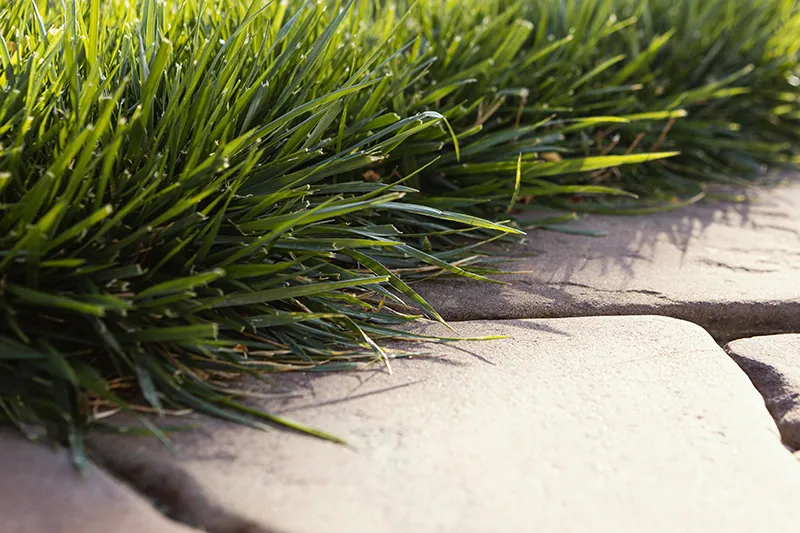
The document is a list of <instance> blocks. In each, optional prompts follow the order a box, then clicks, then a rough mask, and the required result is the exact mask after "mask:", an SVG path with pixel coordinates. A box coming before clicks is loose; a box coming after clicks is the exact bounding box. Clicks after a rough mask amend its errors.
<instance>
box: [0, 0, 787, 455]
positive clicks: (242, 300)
mask: <svg viewBox="0 0 800 533" xmlns="http://www.w3.org/2000/svg"><path fill="white" fill-rule="evenodd" d="M799 48H800V4H798V2H797V1H794V0H704V1H699V0H596V1H586V2H577V1H573V0H482V1H480V2H475V1H470V0H418V1H416V2H413V3H412V2H406V1H404V0H398V1H393V2H388V1H384V0H349V1H335V0H320V1H308V2H306V1H302V0H284V1H272V2H270V1H267V0H218V1H214V2H203V1H201V0H184V1H177V0H131V1H122V0H64V1H63V2H62V1H59V2H56V1H52V0H0V419H2V420H4V421H5V422H7V423H9V422H10V423H12V424H14V425H16V426H17V427H19V428H20V429H21V430H23V431H24V432H25V433H27V434H29V435H42V434H44V435H46V436H47V437H49V438H52V439H55V440H58V441H61V442H63V443H68V444H69V445H70V446H71V447H72V449H73V452H74V454H75V457H76V459H78V460H80V459H81V458H82V457H83V444H82V438H83V435H84V434H85V431H86V430H87V428H88V427H89V425H91V424H94V425H102V424H104V420H105V417H106V416H107V415H108V414H109V413H113V412H117V411H123V412H128V413H130V414H131V415H133V416H136V417H138V418H140V420H141V421H142V423H143V424H144V425H145V426H146V427H147V428H148V429H149V430H150V431H153V432H156V433H157V434H159V435H161V436H162V437H163V434H162V433H161V431H160V430H159V429H157V428H156V427H155V426H153V425H152V423H150V422H148V419H147V418H146V416H145V415H147V414H150V413H171V412H180V411H182V410H184V409H186V408H190V409H194V410H197V411H201V412H204V413H207V414H211V415H215V416H220V417H224V418H227V419H230V420H234V421H237V422H241V423H244V424H248V425H251V426H255V427H265V425H266V424H269V423H278V424H283V425H286V426H289V427H293V428H295V429H299V430H302V431H307V432H309V433H312V434H316V435H318V436H322V437H326V438H331V439H335V438H336V437H335V436H331V435H326V434H324V433H320V432H318V431H316V430H314V429H311V428H303V427H300V426H297V425H296V424H294V423H293V422H291V421H289V420H284V419H281V418H279V417H276V416H273V415H270V414H269V413H264V412H261V411H258V410H256V409H253V408H251V407H248V406H247V405H246V402H244V401H243V400H242V398H241V397H240V395H241V394H240V393H241V391H237V390H236V388H235V387H234V386H232V385H231V383H230V380H229V378H230V377H232V376H238V375H252V376H262V375H264V374H265V373H271V372H284V371H290V370H311V369H315V370H347V369H352V368H357V367H358V366H360V365H362V364H364V363H370V362H381V363H382V364H385V365H389V364H390V361H391V359H393V358H396V357H403V356H406V355H408V353H405V352H402V353H401V352H396V351H392V350H389V349H388V348H385V346H386V345H385V341H386V340H388V339H392V338H411V339H414V337H413V336H411V335H410V334H408V333H404V332H403V331H402V330H401V329H398V326H401V325H403V324H405V323H407V322H409V321H413V320H416V319H418V318H420V317H423V316H427V317H428V318H430V319H434V320H441V319H440V317H439V315H438V314H437V313H436V310H435V309H433V308H432V307H431V306H430V305H428V304H427V303H426V302H425V301H424V300H423V299H422V298H421V297H419V296H418V295H417V293H416V292H415V291H414V289H413V284H414V283H416V282H419V281H422V280H425V279H428V278H430V277H432V276H440V275H456V276H466V277H469V278H473V279H475V280H482V281H490V277H489V276H491V275H492V274H493V273H496V272H497V271H496V270H495V269H493V268H491V263H487V262H485V261H482V259H483V256H482V254H481V252H480V245H481V244H483V243H486V242H490V241H493V240H497V239H516V238H520V237H521V236H522V235H523V234H524V232H523V231H522V228H521V227H520V224H519V223H518V222H516V220H515V216H516V215H517V214H518V213H519V212H520V211H530V210H534V211H535V210H537V209H541V208H547V209H548V210H552V209H553V208H555V209H558V210H561V211H563V215H560V216H555V217H554V216H552V215H548V216H546V217H543V218H542V219H541V221H540V223H539V224H538V225H539V226H545V227H553V228H556V227H559V225H560V224H563V223H564V222H565V221H567V220H569V219H572V218H574V217H575V213H580V212H600V213H617V214H637V213H648V212H653V211H659V210H664V209H675V208H679V207H681V206H683V205H687V204H689V203H692V202H696V201H699V200H701V199H702V198H704V197H706V196H708V195H711V194H714V190H715V189H714V188H715V186H718V185H724V186H727V187H730V186H734V187H735V186H747V185H751V184H753V183H757V182H758V181H759V179H760V176H761V175H762V174H763V172H764V170H765V169H766V168H768V167H769V166H775V165H784V164H792V163H795V162H797V161H798V154H797V147H798V136H799V134H800V129H798V126H800V88H798V87H799V86H800V68H798V61H797V60H798V49H799ZM440 340H442V339H440Z"/></svg>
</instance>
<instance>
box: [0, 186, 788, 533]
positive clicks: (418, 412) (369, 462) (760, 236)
mask: <svg viewBox="0 0 800 533" xmlns="http://www.w3.org/2000/svg"><path fill="white" fill-rule="evenodd" d="M589 222H591V224H592V227H594V228H601V229H602V228H604V229H606V230H608V231H609V232H610V235H609V236H608V237H605V238H599V239H598V238H589V237H580V236H567V235H563V234H559V233H553V232H536V233H535V234H533V236H532V239H531V240H532V243H531V244H529V245H527V246H523V247H517V248H514V249H511V250H509V251H508V254H509V255H513V256H515V257H517V258H518V259H521V261H520V263H521V264H516V265H510V267H511V268H513V269H522V270H530V271H531V273H528V274H524V275H516V276H511V277H509V278H508V279H507V281H509V282H510V283H509V285H506V286H503V287H498V286H495V285H491V286H490V285H483V284H477V283H466V282H462V281H458V280H456V281H441V282H436V283H428V284H425V285H422V286H421V287H420V290H421V291H422V292H423V294H424V295H425V296H426V297H428V298H429V299H430V300H431V301H432V303H434V304H435V305H436V306H437V307H438V308H439V309H440V310H441V311H442V312H443V314H444V315H445V316H446V317H447V318H448V319H450V320H453V321H455V322H453V326H454V327H455V328H456V330H457V331H458V333H459V334H461V335H463V336H483V335H508V336H509V338H508V339H504V340H498V341H492V342H459V343H451V344H443V345H432V344H420V345H416V349H418V350H420V352H421V354H420V356H419V357H417V358H415V359H412V360H398V361H396V362H394V364H393V369H394V373H393V374H391V375H390V374H388V373H386V372H385V371H384V370H383V369H381V368H377V367H376V368H372V369H369V370H365V371H362V372H353V373H343V374H330V375H322V374H318V373H317V374H307V375H304V374H289V375H285V376H281V377H280V378H279V379H277V380H276V382H275V384H274V385H273V386H272V388H271V389H269V390H265V387H266V386H264V385H258V387H259V389H258V390H259V391H260V392H275V391H281V390H291V391H294V392H300V393H302V395H301V396H298V397H292V398H290V399H284V400H275V399H273V400H259V401H260V404H259V406H260V407H263V408H266V409H268V410H271V411H273V412H278V413H281V414H283V415H284V416H287V417H290V418H293V419H295V420H298V421H300V422H303V423H306V424H309V425H312V426H314V427H317V428H319V429H322V430H325V431H328V432H331V433H333V434H336V435H338V436H340V437H342V438H345V439H346V440H347V441H348V443H349V444H348V445H336V444H332V443H329V442H323V441H320V440H316V439H312V438H308V437H304V436H301V435H297V434H293V433H289V432H285V431H278V430H276V431H268V432H260V431H256V430H250V429H247V428H242V427H240V426H235V425H232V424H227V423H223V422H220V421H217V420H210V419H207V418H205V417H201V416H197V415H193V418H194V420H196V421H198V422H200V423H201V426H202V427H201V429H198V430H195V431H189V432H186V433H181V434H178V435H177V436H176V437H175V444H176V447H177V449H178V455H177V456H172V455H170V454H169V453H168V452H167V451H166V449H165V448H163V446H161V445H160V444H159V443H158V442H156V441H155V440H154V439H149V438H136V437H121V436H114V435H112V436H109V435H105V436H102V435H94V436H92V438H91V440H90V442H91V445H92V448H93V450H94V451H95V453H96V457H97V458H98V459H100V460H102V462H103V465H105V466H106V467H108V468H110V469H111V470H113V471H114V472H116V473H117V475H119V476H121V477H122V478H124V479H125V481H126V482H127V483H130V486H129V485H126V484H124V483H121V482H119V481H117V480H116V479H114V478H113V477H111V476H109V475H108V474H107V473H105V472H104V471H103V470H102V469H101V468H98V467H95V466H91V467H90V468H89V469H88V471H87V474H86V475H84V476H79V475H78V474H77V473H76V472H75V471H74V470H73V469H72V468H71V466H70V464H69V460H68V457H67V456H66V454H65V453H64V452H63V451H54V450H52V449H49V448H47V447H44V446H41V445H35V444H30V443H28V442H25V441H24V440H22V439H21V438H20V437H18V436H17V435H16V434H14V433H10V432H0V450H2V452H3V453H1V454H0V494H2V495H3V497H2V498H0V517H2V521H0V533H51V532H52V533H95V532H97V533H101V532H102V533H105V532H112V531H113V532H115V533H116V532H122V533H125V532H128V531H131V532H133V531H137V532H138V531H147V532H155V533H178V532H179V531H198V530H204V531H209V532H212V533H258V532H261V533H267V532H272V531H285V532H286V533H337V532H342V533H344V532H347V533H360V532H364V533H366V532H369V533H395V532H397V533H401V532H402V533H407V532H409V531H414V532H415V533H425V532H431V533H433V532H436V533H448V532H454V533H455V532H458V533H515V532H520V533H523V532H524V533H528V532H530V531H544V532H554V533H555V532H559V533H561V532H572V531H576V532H578V531H581V532H583V531H593V532H594V531H600V532H604V531H608V532H614V533H618V532H640V531H652V532H659V531H663V532H668V531H669V532H671V531H690V532H691V531H697V532H703V533H705V532H708V531H726V532H727V533H738V532H751V531H752V532H761V531H782V530H792V529H796V522H797V518H796V516H794V514H793V513H792V512H791V510H792V509H794V507H795V500H796V495H797V494H799V493H800V463H799V462H798V461H797V460H796V458H795V457H793V456H792V452H793V451H794V450H797V449H799V448H800V186H798V185H794V186H790V187H788V188H785V189H782V190H776V191H774V192H770V193H768V194H767V195H766V197H765V199H764V201H763V202H762V203H759V204H754V205H750V206H737V207H735V208H734V207H730V206H726V205H721V206H707V205H702V206H693V207H691V208H689V209H687V210H684V211H681V212H676V213H668V214H662V215H656V216H652V217H639V218H626V219H622V218H610V217H609V218H607V217H592V219H590V221H589ZM593 315H601V316H593ZM609 315H640V316H609ZM641 315H650V316H641ZM653 315H662V316H653ZM562 317H572V318H562ZM669 317H673V318H669ZM678 319H682V320H678ZM698 324H699V325H698ZM701 326H702V327H701ZM416 328H417V330H418V331H421V332H425V333H431V334H432V333H444V330H442V329H441V326H439V325H437V324H420V325H418V326H416ZM777 333H783V334H781V335H775V334H777ZM725 343H727V344H725ZM723 345H724V349H723V347H722V346H723ZM405 347H408V346H405ZM251 385H252V384H249V385H248V384H246V383H245V384H243V385H242V386H251ZM252 386H254V387H255V386H256V385H252ZM170 422H174V421H169V420H165V421H163V423H166V424H169V423H170ZM183 422H185V421H183ZM796 455H797V456H798V457H797V458H800V452H798V453H796ZM143 495H146V496H148V497H150V498H151V501H148V500H146V499H145V498H144V497H143ZM151 502H154V503H156V504H158V505H159V506H160V508H162V509H163V510H165V511H166V512H168V513H169V514H170V516H172V517H174V518H176V519H178V520H180V521H181V522H183V524H186V525H181V524H179V523H177V522H174V521H171V520H168V519H166V518H164V517H163V516H162V515H160V514H159V513H157V512H156V511H155V509H154V508H153V507H152V506H151ZM188 526H191V527H188ZM192 528H194V529H192ZM273 528H274V529H273Z"/></svg>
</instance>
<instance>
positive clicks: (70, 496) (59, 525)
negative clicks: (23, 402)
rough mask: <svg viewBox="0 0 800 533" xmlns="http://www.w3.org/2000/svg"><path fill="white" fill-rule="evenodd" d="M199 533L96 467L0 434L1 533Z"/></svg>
mask: <svg viewBox="0 0 800 533" xmlns="http://www.w3.org/2000/svg"><path fill="white" fill-rule="evenodd" d="M193 531H194V532H195V533H199V532H197V530H195V529H190V528H188V527H185V526H183V525H181V524H178V523H176V522H173V521H171V520H167V519H166V518H164V517H163V516H162V515H161V514H160V513H158V512H157V511H156V510H155V509H154V508H153V507H151V506H150V505H149V504H148V503H147V502H146V501H145V500H144V499H143V498H142V497H141V496H139V495H138V494H136V493H135V492H133V491H132V490H130V489H129V488H128V487H127V486H125V485H123V484H122V483H120V482H119V481H117V480H115V479H114V478H112V477H110V476H109V475H108V474H106V473H105V472H103V471H102V470H100V469H99V468H97V467H96V466H94V465H90V466H89V467H88V468H87V469H86V470H85V472H83V473H80V472H79V471H78V470H76V469H75V467H74V465H73V464H72V461H71V459H70V457H69V455H68V453H67V452H66V451H64V450H57V449H55V448H53V447H49V446H46V445H43V444H34V443H32V442H30V441H28V440H26V439H25V438H23V437H22V436H21V435H19V434H17V433H16V432H15V431H12V430H9V429H3V430H0V533H191V532H193Z"/></svg>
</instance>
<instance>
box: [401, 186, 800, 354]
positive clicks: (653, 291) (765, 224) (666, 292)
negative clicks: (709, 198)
mask: <svg viewBox="0 0 800 533" xmlns="http://www.w3.org/2000/svg"><path fill="white" fill-rule="evenodd" d="M759 194H760V196H761V197H760V200H759V201H758V202H757V203H752V204H741V205H740V204H717V205H709V204H702V205H701V204H697V205H693V206H690V207H688V208H685V209H682V210H678V211H673V212H669V213H662V214H656V215H647V216H637V217H613V216H597V215H593V216H589V217H587V218H586V219H584V220H581V221H580V222H579V223H576V224H575V227H588V228H592V229H597V230H604V231H607V232H608V233H609V234H608V236H606V237H599V238H598V237H586V236H578V235H566V234H563V233H556V232H551V231H535V232H532V233H531V234H530V242H529V243H528V244H526V245H520V246H515V247H512V248H511V249H509V250H508V251H507V252H506V254H507V256H508V257H512V258H514V260H515V261H514V262H513V263H508V264H506V265H505V266H503V268H505V269H507V270H509V271H528V273H526V274H519V275H510V276H502V277H499V278H498V279H501V280H503V281H506V282H508V283H510V284H509V285H507V286H498V285H495V284H488V283H480V282H473V281H469V280H461V279H459V280H441V281H436V282H426V283H422V284H418V285H416V286H415V288H416V289H417V290H418V291H419V292H420V293H421V294H422V295H423V296H424V297H425V298H427V299H428V301H429V302H430V303H431V304H433V305H434V307H436V308H437V310H438V311H439V312H440V313H441V314H442V315H443V316H444V317H445V318H446V319H448V320H477V319H508V318H549V317H565V316H594V315H630V314H659V315H665V316H672V317H676V318H681V319H685V320H689V321H691V322H695V323H697V324H700V325H702V326H703V327H704V328H706V329H707V330H708V331H710V332H711V333H712V334H713V335H714V336H715V337H717V338H718V340H720V341H727V340H731V339H733V338H739V337H743V336H752V335H759V334H768V333H790V332H796V331H800V182H794V184H793V185H791V186H785V187H779V188H777V189H775V190H768V191H765V192H761V193H759Z"/></svg>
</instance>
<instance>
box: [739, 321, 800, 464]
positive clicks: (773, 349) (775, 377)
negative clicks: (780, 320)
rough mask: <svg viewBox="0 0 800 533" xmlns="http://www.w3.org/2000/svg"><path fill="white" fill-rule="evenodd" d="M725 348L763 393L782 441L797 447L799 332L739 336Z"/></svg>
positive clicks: (799, 425) (799, 421) (799, 432)
mask: <svg viewBox="0 0 800 533" xmlns="http://www.w3.org/2000/svg"><path fill="white" fill-rule="evenodd" d="M725 351H726V352H728V354H730V356H731V357H732V358H733V360H734V361H736V363H737V364H738V365H739V366H740V367H742V369H743V370H744V371H745V372H746V373H747V375H748V376H749V377H750V380H751V381H752V382H753V385H755V386H756V388H757V389H758V391H759V392H760V393H761V395H762V396H763V397H764V402H765V403H766V406H767V409H769V412H770V414H772V417H773V418H774V419H775V423H776V424H777V425H778V429H779V430H780V432H781V436H782V437H783V440H784V442H785V443H786V444H787V445H789V446H791V447H792V448H794V449H800V334H794V335H792V334H786V335H767V336H763V337H753V338H750V339H739V340H736V341H733V342H731V343H729V344H728V345H727V346H725Z"/></svg>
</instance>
